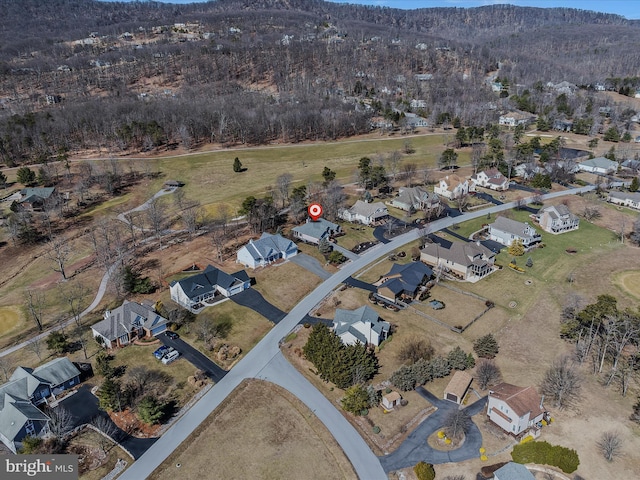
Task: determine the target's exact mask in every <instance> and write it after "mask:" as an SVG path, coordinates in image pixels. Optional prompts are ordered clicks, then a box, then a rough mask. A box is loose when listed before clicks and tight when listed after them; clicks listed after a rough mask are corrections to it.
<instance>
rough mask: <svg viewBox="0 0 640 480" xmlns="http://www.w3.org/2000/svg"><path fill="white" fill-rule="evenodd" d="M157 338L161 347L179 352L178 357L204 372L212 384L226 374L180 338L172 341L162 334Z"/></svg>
mask: <svg viewBox="0 0 640 480" xmlns="http://www.w3.org/2000/svg"><path fill="white" fill-rule="evenodd" d="M157 338H158V339H159V340H160V341H161V342H162V344H163V345H166V346H168V347H173V348H175V349H176V350H177V351H179V352H180V355H181V356H182V357H184V359H185V360H186V361H188V362H189V363H191V364H192V365H193V366H194V367H196V368H197V369H199V370H202V371H203V372H205V373H206V375H207V377H209V378H210V379H211V380H213V381H214V382H216V383H218V382H219V381H220V380H222V377H224V376H225V375H226V374H227V371H226V370H224V369H223V368H221V367H220V366H218V365H217V364H216V363H215V362H214V361H213V360H211V359H210V358H209V357H207V356H206V355H205V354H203V353H202V352H200V351H199V350H197V349H195V348H193V347H192V346H191V345H189V344H188V343H187V342H185V341H184V340H182V339H181V338H176V339H175V340H173V339H171V338H169V337H167V336H166V335H164V334H160V335H158V337H157ZM178 358H180V357H178ZM158 364H159V365H160V366H163V365H162V363H160V362H159V361H158Z"/></svg>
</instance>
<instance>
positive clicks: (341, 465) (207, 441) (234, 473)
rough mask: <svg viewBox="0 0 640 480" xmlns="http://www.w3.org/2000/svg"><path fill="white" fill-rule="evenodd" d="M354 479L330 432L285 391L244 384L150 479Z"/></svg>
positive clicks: (262, 383) (271, 386)
mask: <svg viewBox="0 0 640 480" xmlns="http://www.w3.org/2000/svg"><path fill="white" fill-rule="evenodd" d="M177 477H179V478H189V479H191V478H203V479H204V478H213V477H215V478H224V479H229V480H233V479H238V480H240V479H242V480H244V479H248V478H260V479H273V480H285V479H292V480H294V479H295V480H298V479H305V478H313V479H356V478H357V477H356V475H355V473H354V472H353V469H352V467H351V464H350V463H349V461H348V460H347V458H346V457H345V455H344V453H343V452H342V450H341V449H340V447H339V446H338V444H337V443H336V441H335V440H334V439H333V437H332V436H331V435H330V434H329V432H328V431H327V430H326V428H325V427H324V426H323V425H322V424H321V423H320V421H319V420H318V419H317V418H316V417H315V416H314V415H313V413H312V412H311V411H309V409H308V408H306V407H305V406H304V405H303V404H302V403H301V402H300V401H299V400H298V399H296V398H295V397H293V396H292V395H291V394H290V393H288V392H287V391H286V390H283V389H281V388H280V387H277V386H275V385H273V384H270V383H267V382H261V381H258V380H249V381H245V382H244V383H242V384H241V385H240V386H239V387H238V388H237V389H236V390H234V392H233V393H232V394H231V395H230V396H229V397H227V399H226V400H225V401H224V402H223V403H222V404H221V405H220V406H219V407H218V408H217V409H216V410H215V411H214V412H213V413H212V414H211V415H210V416H209V417H208V418H207V419H206V420H205V422H204V423H202V424H201V425H200V427H198V429H197V430H196V432H195V433H194V434H193V435H192V436H191V437H190V438H189V439H188V440H186V441H185V442H184V443H183V444H182V445H180V447H178V449H177V450H175V451H174V452H173V453H172V454H171V455H170V456H169V458H168V459H167V460H166V461H165V462H163V463H162V465H160V467H159V468H158V469H157V470H156V471H155V472H154V473H153V474H152V475H151V477H149V478H150V479H152V480H163V479H174V478H177Z"/></svg>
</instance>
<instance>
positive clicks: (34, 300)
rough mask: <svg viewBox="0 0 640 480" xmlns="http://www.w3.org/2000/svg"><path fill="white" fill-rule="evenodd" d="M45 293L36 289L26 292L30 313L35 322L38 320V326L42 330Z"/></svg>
mask: <svg viewBox="0 0 640 480" xmlns="http://www.w3.org/2000/svg"><path fill="white" fill-rule="evenodd" d="M44 301H45V299H44V293H43V292H37V291H34V290H27V292H26V304H27V310H29V314H30V315H31V318H32V319H33V321H34V322H36V326H37V327H38V330H40V331H42V309H43V308H44Z"/></svg>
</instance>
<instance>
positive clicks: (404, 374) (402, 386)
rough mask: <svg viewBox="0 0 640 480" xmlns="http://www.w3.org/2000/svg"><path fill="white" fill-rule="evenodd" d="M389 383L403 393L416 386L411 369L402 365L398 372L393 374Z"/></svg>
mask: <svg viewBox="0 0 640 480" xmlns="http://www.w3.org/2000/svg"><path fill="white" fill-rule="evenodd" d="M389 381H390V382H391V383H392V384H393V385H394V386H395V387H396V388H398V389H399V390H402V391H403V392H406V391H408V390H413V389H414V388H415V386H416V378H415V375H414V372H413V368H412V367H410V366H408V365H402V366H401V367H400V368H399V369H398V370H396V371H395V372H393V374H391V378H390V379H389Z"/></svg>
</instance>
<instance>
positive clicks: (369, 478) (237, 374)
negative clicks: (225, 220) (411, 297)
mask: <svg viewBox="0 0 640 480" xmlns="http://www.w3.org/2000/svg"><path fill="white" fill-rule="evenodd" d="M594 189H595V186H593V185H589V186H587V187H582V188H577V189H573V190H565V191H562V192H554V193H549V194H546V195H543V199H545V200H547V199H551V198H557V197H561V196H564V195H575V194H578V193H584V192H588V191H591V190H594ZM525 201H526V202H527V203H528V202H529V201H530V199H525ZM515 206H516V205H515V202H511V203H506V204H504V205H496V206H493V207H490V208H486V209H481V210H479V211H476V212H471V213H466V214H464V215H461V216H459V217H455V218H449V217H447V218H442V219H439V220H436V221H435V222H432V223H431V224H430V225H431V228H430V231H431V232H436V231H438V230H441V229H443V228H447V227H450V226H451V225H452V224H453V223H460V222H463V221H466V220H471V219H474V218H478V217H482V216H485V215H486V214H487V213H497V212H501V211H503V210H508V209H511V208H514V207H515ZM418 236H419V231H418V230H412V231H410V232H407V233H405V234H403V235H400V236H398V237H396V238H395V239H393V240H392V241H391V242H389V243H387V244H378V245H377V246H375V247H373V248H371V249H369V250H367V251H366V252H364V253H363V254H362V255H361V256H360V258H359V259H358V260H356V261H354V262H351V263H348V264H347V265H345V266H344V267H343V268H342V269H341V270H340V271H338V272H337V273H335V274H334V275H332V276H331V278H329V279H328V280H326V281H324V282H323V283H321V284H320V285H319V286H318V287H317V288H316V289H315V290H314V291H313V292H311V293H310V294H309V295H307V296H306V297H305V298H303V299H302V300H301V301H300V303H298V304H297V305H296V306H295V307H294V308H293V309H292V310H291V312H289V314H288V315H287V316H286V317H285V318H283V319H282V321H281V322H280V323H278V324H277V325H276V326H274V327H273V328H272V329H271V330H270V331H269V333H267V335H265V337H264V338H263V339H262V340H261V341H260V342H259V343H258V344H257V345H256V346H255V347H254V348H253V349H252V350H250V351H249V353H248V354H247V355H246V356H245V357H244V358H243V359H242V360H240V362H238V363H237V364H236V365H235V366H234V367H233V369H231V371H229V373H227V374H226V375H225V377H224V378H223V379H222V380H221V381H220V382H219V383H217V384H216V385H215V386H214V387H213V388H212V389H211V390H209V392H207V394H205V395H204V396H203V397H202V398H201V399H200V400H199V401H198V402H197V403H196V404H195V405H194V406H193V407H192V408H191V409H190V410H189V411H188V412H187V413H186V414H185V415H184V416H183V417H181V418H180V419H179V420H178V421H177V422H176V423H175V424H174V425H173V426H172V427H171V428H170V429H169V430H168V431H167V433H166V434H165V435H163V436H162V437H161V438H160V439H159V440H158V441H157V442H156V443H154V444H153V446H152V447H151V448H150V449H149V450H148V451H147V452H146V453H145V454H144V455H143V456H142V457H140V459H138V460H137V461H136V462H134V463H133V464H132V465H131V467H129V468H128V469H127V470H126V471H125V472H124V473H123V474H122V475H121V476H120V477H119V478H120V479H122V480H140V479H142V478H146V477H148V476H149V475H150V474H151V473H152V472H153V471H154V470H155V469H156V468H157V467H158V466H159V465H160V464H161V463H162V462H163V461H164V460H165V459H166V458H167V457H168V456H169V455H170V454H171V452H173V451H174V450H175V449H176V448H177V447H178V446H179V445H180V444H181V443H182V442H183V441H184V440H185V439H187V437H188V436H189V435H190V434H191V433H192V432H193V431H194V430H195V429H196V428H197V427H198V425H200V424H201V423H202V422H203V421H204V420H205V419H206V418H207V416H208V415H209V414H210V413H211V412H213V410H215V408H216V407H217V406H218V405H220V403H221V402H222V401H223V400H224V399H225V398H226V397H227V396H228V395H229V394H230V393H231V392H232V391H233V390H234V389H235V388H236V387H237V386H238V385H239V384H240V382H242V380H244V379H245V378H256V377H259V376H260V375H261V371H262V370H263V369H264V368H265V367H267V366H269V364H270V362H272V361H274V362H276V364H277V363H279V362H280V360H279V359H274V357H276V356H279V355H280V350H279V342H280V340H281V339H282V338H284V337H285V336H286V335H287V334H288V333H289V332H290V331H291V329H293V327H295V325H297V324H298V323H299V322H300V321H301V320H302V319H303V318H304V317H305V315H306V314H307V313H308V312H309V311H310V310H311V309H312V308H313V307H314V306H315V305H316V304H317V303H318V302H319V301H320V300H322V299H323V298H324V297H325V296H327V295H328V294H329V293H331V291H332V290H333V289H334V288H335V287H337V286H338V285H339V284H340V283H342V282H343V281H344V280H345V279H346V278H347V277H349V276H351V275H354V274H356V273H357V272H358V271H359V270H361V269H363V268H364V267H366V266H367V265H368V264H369V263H371V262H373V261H375V260H376V259H378V258H380V257H382V256H384V255H388V254H389V253H391V252H392V251H393V250H395V249H396V248H399V247H401V246H403V245H405V244H406V243H409V242H411V241H413V240H416V239H417V238H418ZM264 375H265V376H266V377H269V378H273V379H274V380H276V381H278V382H280V379H279V376H276V375H274V374H273V373H272V370H271V367H269V368H268V369H266V370H265V374H264ZM303 380H304V381H303ZM305 382H306V383H305ZM282 383H283V385H282V386H284V387H285V388H287V389H288V390H290V391H292V393H294V394H299V395H302V393H300V391H301V389H302V390H304V396H303V398H300V399H301V400H302V401H303V402H304V403H305V404H306V405H307V406H308V407H309V408H311V409H312V410H314V409H316V410H317V411H319V412H320V414H321V415H322V417H320V416H319V418H320V420H322V421H323V422H324V421H325V420H326V421H327V422H329V423H325V426H327V428H328V429H329V431H330V432H331V434H332V435H333V436H334V438H335V439H336V441H337V442H338V444H339V445H340V446H341V448H342V449H343V450H344V452H345V454H347V455H348V457H349V460H350V461H351V464H352V465H353V468H354V469H355V471H356V473H357V475H358V476H359V477H360V478H362V479H366V480H376V479H380V480H386V479H387V475H386V474H385V473H384V470H383V469H382V466H381V465H380V462H379V461H378V460H377V458H376V457H375V456H374V455H373V453H372V452H371V450H370V449H369V447H368V446H367V445H366V443H365V442H364V441H363V440H362V439H360V440H361V441H356V443H355V444H354V443H353V442H354V440H353V438H352V436H351V432H352V427H351V425H350V424H349V422H348V421H347V420H346V419H345V418H344V417H342V415H341V414H340V413H339V412H338V411H337V410H336V412H335V413H332V414H329V413H328V410H325V408H326V407H325V406H326V405H327V403H328V404H329V405H331V404H330V403H329V402H328V400H327V399H326V398H325V397H324V396H323V395H322V393H320V392H319V391H318V390H317V389H316V388H314V387H313V386H312V385H311V384H310V383H309V382H307V381H306V380H305V379H304V377H302V375H300V374H299V376H298V377H297V378H296V377H295V376H293V374H292V375H291V378H290V382H284V381H283V382H282ZM289 383H291V385H289ZM316 405H323V407H322V410H318V409H317V408H316ZM331 406H332V407H333V405H331ZM334 409H335V407H334ZM336 414H337V415H336ZM329 416H331V419H330V420H329ZM356 452H357V453H356Z"/></svg>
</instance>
